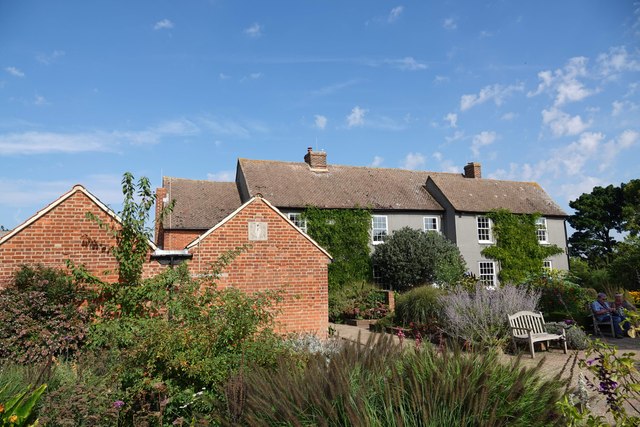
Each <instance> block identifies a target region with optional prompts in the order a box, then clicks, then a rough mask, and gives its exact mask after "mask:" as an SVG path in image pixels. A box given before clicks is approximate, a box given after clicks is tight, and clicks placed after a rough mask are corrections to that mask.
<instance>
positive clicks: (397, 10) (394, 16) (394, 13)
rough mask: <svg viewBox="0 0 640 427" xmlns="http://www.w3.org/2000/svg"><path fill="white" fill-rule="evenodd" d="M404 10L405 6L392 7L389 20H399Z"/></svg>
mask: <svg viewBox="0 0 640 427" xmlns="http://www.w3.org/2000/svg"><path fill="white" fill-rule="evenodd" d="M403 11H404V6H396V7H394V8H393V9H391V12H389V17H388V18H387V21H388V22H395V21H397V20H398V18H400V15H402V12H403Z"/></svg>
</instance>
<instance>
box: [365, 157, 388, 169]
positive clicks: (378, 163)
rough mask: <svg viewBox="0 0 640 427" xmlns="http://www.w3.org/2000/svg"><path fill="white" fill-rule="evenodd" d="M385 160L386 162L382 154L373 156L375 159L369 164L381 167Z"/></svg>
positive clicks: (373, 166)
mask: <svg viewBox="0 0 640 427" xmlns="http://www.w3.org/2000/svg"><path fill="white" fill-rule="evenodd" d="M383 162H384V158H382V157H380V156H373V161H372V162H371V164H370V165H369V166H371V167H372V168H377V167H380V166H381V165H382V163H383Z"/></svg>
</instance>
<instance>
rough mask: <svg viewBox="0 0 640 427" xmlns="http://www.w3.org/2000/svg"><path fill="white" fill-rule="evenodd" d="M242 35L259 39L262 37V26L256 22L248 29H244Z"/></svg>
mask: <svg viewBox="0 0 640 427" xmlns="http://www.w3.org/2000/svg"><path fill="white" fill-rule="evenodd" d="M244 33H245V34H246V35H247V36H249V37H253V38H258V37H261V36H262V26H261V25H260V24H258V23H257V22H256V23H254V24H253V25H252V26H250V27H248V28H245V29H244Z"/></svg>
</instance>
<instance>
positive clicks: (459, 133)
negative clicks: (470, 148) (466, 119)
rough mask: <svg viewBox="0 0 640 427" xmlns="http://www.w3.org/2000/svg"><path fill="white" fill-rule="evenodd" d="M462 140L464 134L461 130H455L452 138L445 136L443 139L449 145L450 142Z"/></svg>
mask: <svg viewBox="0 0 640 427" xmlns="http://www.w3.org/2000/svg"><path fill="white" fill-rule="evenodd" d="M462 138H464V132H463V131H461V130H457V131H455V132H454V133H453V135H452V136H447V137H445V138H444V139H445V141H447V143H450V142H455V141H458V140H461V139H462Z"/></svg>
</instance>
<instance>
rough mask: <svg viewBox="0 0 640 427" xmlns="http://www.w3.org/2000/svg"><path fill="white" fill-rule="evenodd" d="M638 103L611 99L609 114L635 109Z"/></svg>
mask: <svg viewBox="0 0 640 427" xmlns="http://www.w3.org/2000/svg"><path fill="white" fill-rule="evenodd" d="M637 109H638V105H637V104H635V103H633V102H631V101H627V100H624V101H613V102H612V103H611V115H612V116H614V117H616V116H619V115H621V114H624V113H626V112H629V111H635V110H637Z"/></svg>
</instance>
